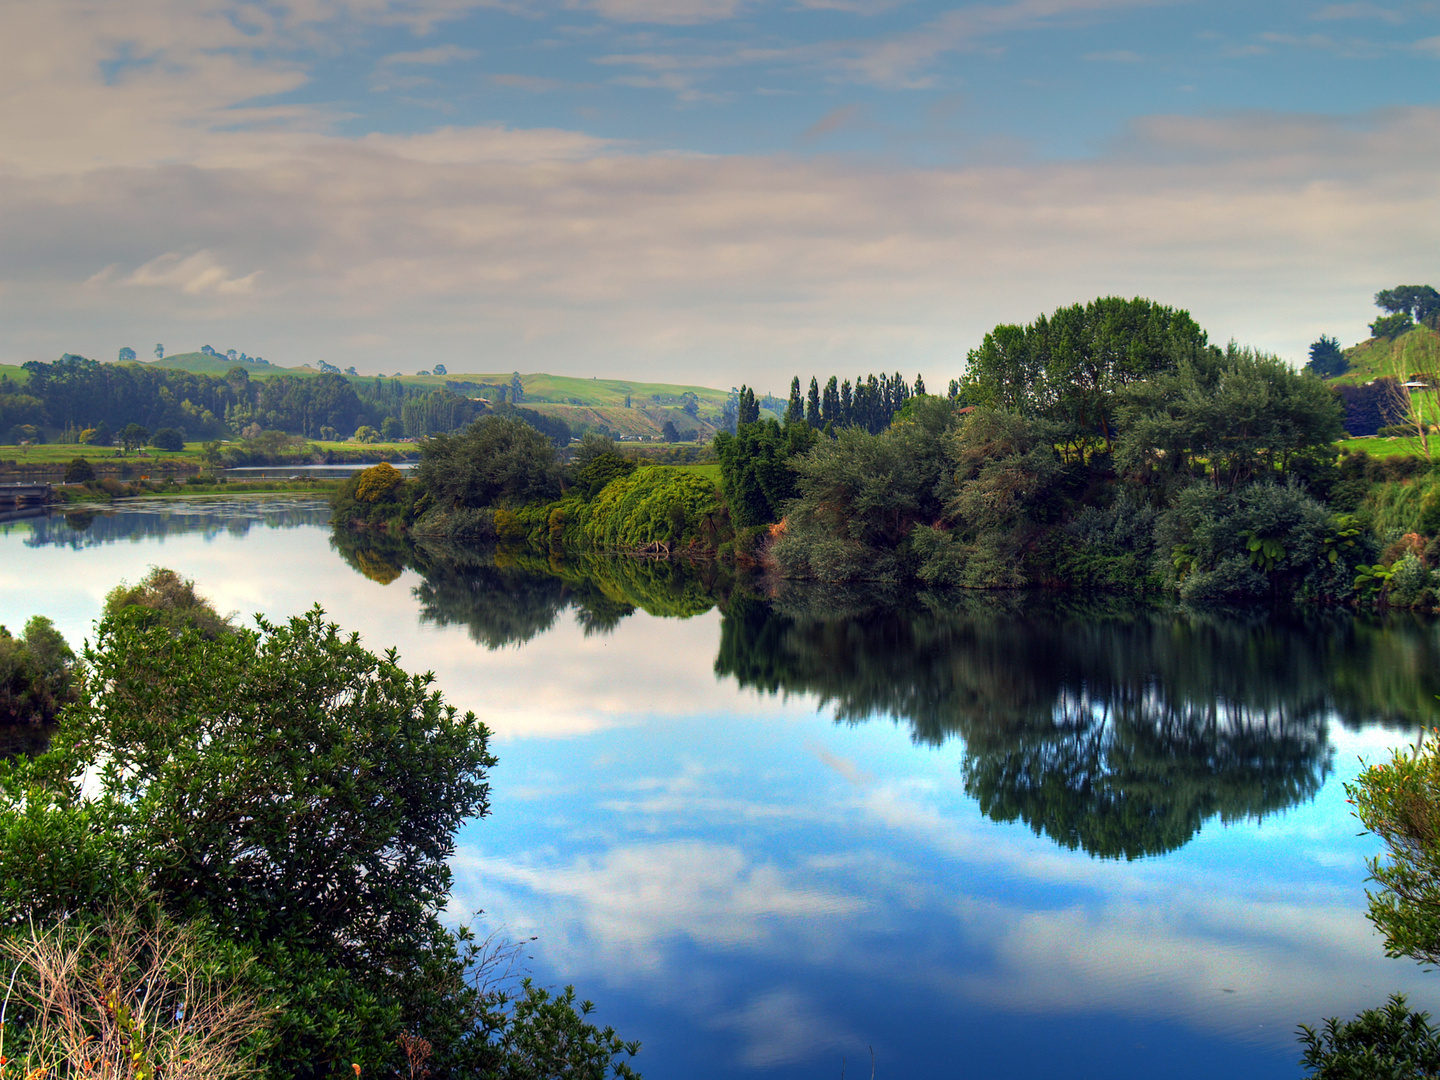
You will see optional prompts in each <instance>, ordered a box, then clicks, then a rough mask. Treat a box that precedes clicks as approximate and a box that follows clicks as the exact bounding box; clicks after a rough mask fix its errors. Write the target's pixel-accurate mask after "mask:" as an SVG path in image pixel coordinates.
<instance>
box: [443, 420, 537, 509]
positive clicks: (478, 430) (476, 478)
mask: <svg viewBox="0 0 1440 1080" xmlns="http://www.w3.org/2000/svg"><path fill="white" fill-rule="evenodd" d="M415 478H416V481H417V482H418V483H419V484H420V487H421V489H422V490H423V491H424V492H425V494H426V495H428V496H429V497H430V499H431V501H432V502H433V503H434V504H435V506H436V507H437V508H439V509H441V510H455V509H478V508H480V507H493V506H518V505H521V504H524V503H527V502H535V501H539V500H544V499H548V498H552V497H553V496H555V495H557V494H559V491H560V476H559V470H558V468H557V465H556V461H555V448H554V447H553V446H552V445H551V444H550V440H548V439H546V438H545V437H544V436H543V435H541V434H540V433H539V432H538V431H536V430H535V429H534V428H533V427H531V426H530V425H529V424H526V423H525V422H524V421H522V420H519V419H517V418H515V417H509V416H487V417H484V418H482V419H480V420H477V421H476V422H475V423H474V424H471V425H470V427H469V428H467V429H466V430H465V431H464V432H461V433H458V434H454V435H437V436H434V437H433V438H431V439H430V440H428V441H427V442H426V443H425V447H424V450H423V452H422V454H421V458H420V465H419V467H418V468H417V469H416V470H415Z"/></svg>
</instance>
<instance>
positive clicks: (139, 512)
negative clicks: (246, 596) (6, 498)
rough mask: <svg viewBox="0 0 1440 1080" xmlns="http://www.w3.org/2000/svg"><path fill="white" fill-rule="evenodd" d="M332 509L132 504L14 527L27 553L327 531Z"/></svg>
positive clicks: (277, 504)
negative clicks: (260, 531) (261, 532)
mask: <svg viewBox="0 0 1440 1080" xmlns="http://www.w3.org/2000/svg"><path fill="white" fill-rule="evenodd" d="M329 521H330V504H329V501H328V500H327V499H325V498H319V497H315V496H297V497H288V498H287V497H283V496H274V495H269V496H242V497H238V498H216V499H131V500H128V501H126V502H122V503H108V504H105V505H104V506H103V507H95V508H89V507H86V508H80V509H75V510H70V511H53V512H51V513H48V514H44V515H40V516H36V517H31V518H27V519H25V520H23V521H19V522H15V523H12V524H11V525H10V528H11V529H22V530H26V531H27V532H28V533H29V535H28V536H27V537H26V538H25V546H26V547H67V548H72V549H75V550H79V549H81V548H89V547H96V546H98V545H102V544H114V543H118V542H120V541H122V540H126V541H132V542H134V541H141V540H153V539H163V538H165V537H167V536H179V535H186V534H196V533H198V534H200V535H201V536H202V537H204V538H206V539H209V538H211V537H215V536H219V535H221V534H229V535H232V536H245V535H246V534H247V533H249V532H250V530H251V529H253V528H256V527H260V528H266V529H294V528H299V527H301V526H305V525H312V526H313V525H325V524H328V523H329Z"/></svg>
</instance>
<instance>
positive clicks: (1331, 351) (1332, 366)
mask: <svg viewBox="0 0 1440 1080" xmlns="http://www.w3.org/2000/svg"><path fill="white" fill-rule="evenodd" d="M1305 369H1306V370H1307V371H1313V372H1314V373H1315V374H1316V375H1318V376H1320V378H1322V379H1333V378H1335V377H1336V376H1337V375H1344V374H1345V372H1347V371H1349V370H1350V361H1348V360H1346V359H1345V354H1344V353H1343V352H1341V351H1340V342H1339V341H1337V340H1336V339H1335V338H1333V337H1326V336H1325V335H1324V334H1321V335H1320V337H1319V338H1317V339H1316V341H1315V343H1314V344H1313V345H1311V346H1310V360H1309V362H1308V363H1307V364H1306V365H1305Z"/></svg>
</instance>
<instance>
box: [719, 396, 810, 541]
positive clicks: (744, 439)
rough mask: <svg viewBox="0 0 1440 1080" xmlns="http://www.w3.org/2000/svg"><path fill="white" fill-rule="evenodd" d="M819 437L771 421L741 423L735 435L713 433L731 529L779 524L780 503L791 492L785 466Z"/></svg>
mask: <svg viewBox="0 0 1440 1080" xmlns="http://www.w3.org/2000/svg"><path fill="white" fill-rule="evenodd" d="M757 412H758V410H757ZM818 438H819V433H818V432H816V431H815V430H814V429H813V428H812V427H810V426H809V425H808V424H787V425H786V426H785V427H783V428H782V427H781V426H780V425H779V424H778V423H777V422H776V421H774V420H760V421H756V422H754V423H749V424H743V425H741V426H740V427H739V428H738V429H737V430H736V432H735V434H734V435H730V434H729V433H727V432H723V431H722V432H719V433H718V434H716V436H715V443H714V445H715V455H716V457H718V458H719V459H720V480H721V487H722V489H723V490H724V492H725V499H726V501H727V502H728V503H729V504H730V514H731V519H732V520H733V521H734V522H735V524H736V525H739V526H742V527H753V526H757V525H769V524H771V523H772V522H776V521H779V520H780V518H781V517H782V516H783V515H784V512H785V504H786V503H787V502H788V501H789V500H790V499H792V498H794V497H795V492H796V487H795V473H794V471H793V470H792V469H791V468H790V462H791V461H792V459H795V458H796V457H797V456H798V455H800V454H803V453H805V451H807V450H809V449H810V448H811V447H812V446H814V445H815V442H816V440H817V439H818Z"/></svg>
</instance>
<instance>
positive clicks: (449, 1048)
mask: <svg viewBox="0 0 1440 1080" xmlns="http://www.w3.org/2000/svg"><path fill="white" fill-rule="evenodd" d="M85 659H86V680H85V686H84V692H83V693H82V694H81V697H80V700H79V701H78V702H77V704H76V705H75V706H74V707H72V708H71V709H70V710H67V712H66V713H65V714H64V717H63V719H62V723H61V727H60V730H59V732H58V734H57V735H56V737H55V740H54V744H53V747H54V748H53V749H52V750H51V752H50V753H48V754H46V755H44V756H42V757H40V758H37V759H34V760H26V759H22V760H20V761H17V762H15V763H12V764H10V765H0V927H4V928H6V929H7V930H8V935H9V936H10V937H11V939H12V940H15V939H16V935H17V934H20V935H23V933H24V932H25V931H24V929H23V928H24V927H26V926H27V925H28V924H29V923H30V922H32V921H33V923H34V925H36V926H37V927H41V928H42V929H43V928H47V927H53V926H54V925H55V923H56V922H57V921H58V920H60V919H61V918H65V919H73V920H77V921H81V922H83V921H87V920H88V921H91V922H93V921H96V920H99V919H102V918H103V917H104V915H105V911H106V909H107V907H108V905H109V904H110V903H111V902H112V898H113V897H114V896H115V895H116V894H117V893H119V894H125V895H133V896H143V897H149V898H152V899H153V902H154V903H155V904H156V905H157V906H158V908H159V909H160V910H161V912H163V914H164V916H165V917H166V918H168V919H170V920H173V921H174V922H175V923H177V924H179V923H186V924H194V925H197V926H203V927H210V928H213V937H214V942H215V947H216V949H217V950H225V949H233V948H241V949H243V950H245V951H246V952H248V953H250V954H252V955H253V957H254V978H255V979H256V981H257V983H258V984H259V985H260V986H262V987H263V988H264V993H265V1000H267V1001H270V1002H273V1003H274V1004H275V1005H276V1012H275V1015H274V1017H273V1023H272V1025H271V1030H272V1033H273V1042H272V1043H271V1045H270V1047H269V1048H268V1050H267V1051H266V1052H265V1054H264V1056H263V1058H262V1059H261V1060H262V1064H263V1065H264V1068H265V1072H266V1074H267V1075H268V1076H272V1077H275V1078H276V1080H280V1078H285V1080H291V1078H317V1080H318V1078H321V1077H326V1078H330V1077H340V1076H352V1075H353V1072H352V1066H353V1065H359V1066H360V1067H361V1068H362V1070H363V1073H364V1074H365V1075H369V1074H372V1073H374V1074H379V1075H387V1074H392V1073H394V1072H397V1071H399V1070H401V1069H402V1068H403V1067H405V1064H406V1061H407V1058H406V1051H405V1045H404V1042H405V1039H410V1040H412V1042H411V1043H410V1045H411V1047H412V1049H413V1047H414V1046H416V1045H418V1044H417V1043H415V1042H413V1040H421V1041H423V1042H424V1043H425V1044H427V1045H428V1046H429V1048H430V1051H429V1055H428V1058H427V1064H426V1068H428V1069H429V1070H430V1075H431V1076H432V1078H433V1080H444V1078H448V1077H461V1076H464V1077H476V1076H485V1077H489V1076H494V1077H511V1076H516V1077H518V1076H529V1075H533V1074H530V1073H527V1072H525V1071H524V1070H525V1065H524V1060H523V1059H520V1058H517V1057H515V1055H514V1054H512V1053H511V1051H510V1050H508V1049H507V1046H508V1045H509V1044H507V1042H506V1038H507V1037H508V1036H510V1035H514V1039H513V1040H512V1042H514V1041H520V1042H523V1041H524V1039H534V1040H538V1041H539V1042H540V1043H542V1044H544V1045H546V1046H549V1047H550V1049H551V1050H552V1051H553V1053H554V1055H555V1056H556V1057H557V1058H559V1059H561V1060H564V1061H567V1062H572V1063H579V1062H588V1061H591V1060H593V1059H594V1055H595V1053H597V1052H598V1051H595V1049H594V1046H595V1043H594V1040H601V1042H603V1039H602V1036H603V1034H604V1033H603V1032H599V1031H596V1030H595V1029H594V1028H593V1027H591V1026H590V1025H589V1024H588V1022H586V1021H584V1020H582V1019H577V1020H576V1021H575V1025H578V1027H577V1026H572V1027H570V1028H566V1027H564V1026H560V1027H545V1028H543V1029H537V1030H535V1031H531V1032H514V1031H512V1028H513V1027H514V1025H516V1024H526V1023H529V1022H530V1021H529V1019H528V1014H525V1013H522V1012H519V1011H517V1010H515V1009H513V1008H508V1007H507V1005H506V1002H505V1000H502V999H501V998H497V997H496V996H495V995H494V994H486V993H482V991H481V989H480V988H479V987H478V986H477V985H476V983H475V982H474V981H472V979H471V978H470V977H469V975H470V972H469V969H470V968H471V966H472V965H473V964H474V963H475V962H476V961H477V959H478V957H477V955H476V952H475V950H474V949H473V948H472V945H471V940H470V938H469V935H468V934H466V933H465V932H464V931H459V932H452V931H451V930H449V929H447V928H446V927H445V925H444V924H443V923H442V922H441V921H440V913H441V912H442V910H443V909H444V908H445V905H446V903H447V902H448V900H449V895H450V884H451V872H450V868H449V859H450V858H451V856H452V855H453V853H454V850H455V833H456V830H457V829H458V828H459V827H460V825H461V824H462V823H464V822H465V821H467V820H469V819H472V818H475V817H480V816H483V815H484V814H485V813H486V812H487V811H488V806H489V785H488V782H487V780H486V772H487V770H488V769H489V768H490V767H491V766H493V765H494V761H495V759H494V758H493V757H492V756H491V755H490V753H489V750H488V732H487V730H486V729H485V727H484V725H483V724H481V723H480V722H479V721H477V720H476V719H475V717H474V716H473V714H468V713H467V714H465V715H463V716H461V715H458V714H457V713H456V710H455V709H454V708H453V707H451V706H449V705H447V704H446V703H445V702H444V700H443V699H442V698H441V696H440V695H439V694H438V693H436V692H435V691H433V690H432V689H431V688H430V682H431V677H430V676H428V675H411V674H407V673H406V672H404V671H402V670H401V669H400V668H399V666H398V664H397V660H396V656H395V653H394V652H393V651H391V652H389V653H386V654H384V655H383V656H376V655H374V654H372V653H370V652H368V651H367V650H365V649H364V648H362V647H361V645H360V642H359V639H358V637H357V636H356V635H353V634H352V635H346V634H342V633H341V631H340V629H339V628H338V627H337V626H335V625H334V624H333V623H328V622H326V621H325V619H324V614H323V612H321V611H320V610H319V609H318V608H316V609H312V610H311V611H310V612H308V613H307V614H305V615H303V616H297V617H295V618H292V619H290V620H289V621H288V622H285V623H280V624H272V623H269V622H266V621H264V620H262V619H258V618H257V620H256V625H255V628H254V629H240V630H234V631H229V632H222V633H218V634H214V635H207V634H206V633H205V632H204V631H203V630H202V629H201V628H200V627H198V626H196V625H194V624H193V623H189V622H184V621H181V622H178V623H172V622H169V621H165V620H159V619H156V618H155V617H154V613H153V610H152V609H148V608H146V607H145V606H143V605H139V604H123V605H118V606H117V607H116V609H114V610H112V611H111V613H109V614H107V615H106V617H105V618H104V619H103V620H102V621H101V622H100V624H99V626H98V627H97V630H96V636H95V643H94V645H93V646H92V647H91V648H90V649H88V650H87V652H86V655H85ZM19 940H21V941H22V943H23V940H24V939H23V937H21V938H19ZM40 1004H41V1002H40V1000H39V999H38V998H36V999H33V1000H31V1001H30V1002H29V1007H31V1008H32V1009H35V1008H39V1007H40ZM547 1015H548V1014H547ZM577 1033H578V1034H577ZM522 1036H523V1038H522ZM587 1040H590V1041H587ZM604 1045H612V1043H604ZM622 1049H623V1047H622ZM567 1068H569V1069H570V1071H569V1072H564V1071H563V1070H562V1071H559V1072H555V1073H552V1074H549V1075H562V1074H564V1075H588V1074H587V1073H585V1072H583V1071H577V1069H578V1066H567ZM136 1076H137V1080H138V1076H139V1074H138V1073H137V1074H136Z"/></svg>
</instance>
